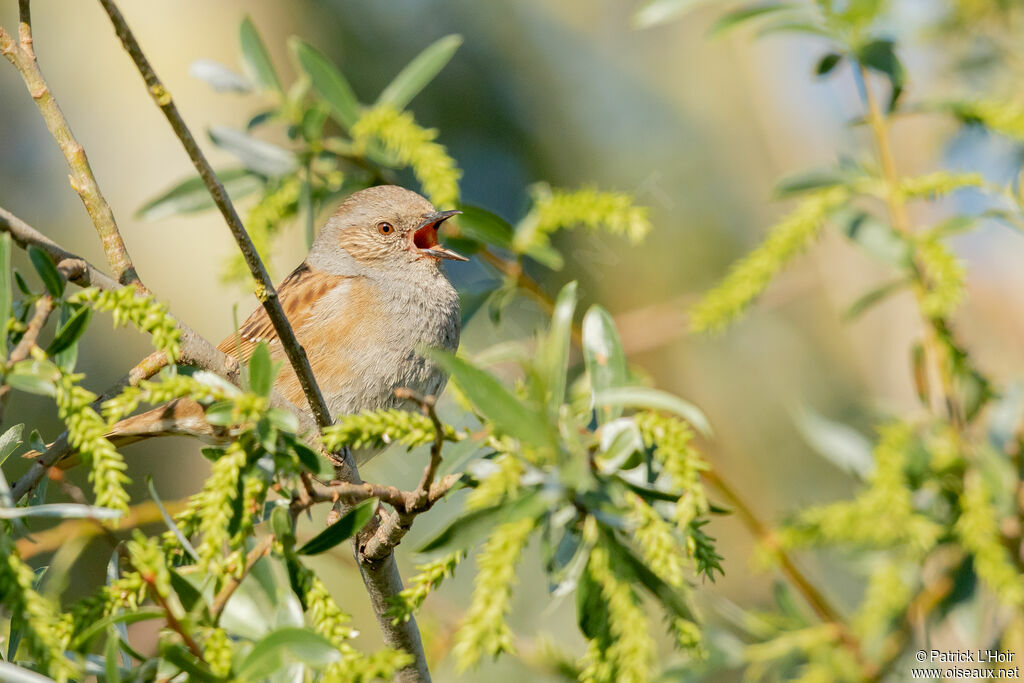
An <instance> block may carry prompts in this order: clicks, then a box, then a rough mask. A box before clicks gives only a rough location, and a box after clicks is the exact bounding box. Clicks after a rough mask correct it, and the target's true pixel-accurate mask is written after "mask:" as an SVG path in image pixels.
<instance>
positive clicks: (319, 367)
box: [108, 185, 468, 459]
mask: <svg viewBox="0 0 1024 683" xmlns="http://www.w3.org/2000/svg"><path fill="white" fill-rule="evenodd" d="M457 213H459V212H458V211H437V210H435V208H434V207H433V206H432V205H431V203H430V202H429V201H427V200H426V199H424V198H423V197H421V196H420V195H418V194H416V193H415V192H411V191H409V190H406V189H403V188H401V187H396V186H394V185H383V186H378V187H371V188H369V189H366V190H361V191H359V192H355V193H353V194H352V195H351V196H350V197H349V198H348V199H346V200H345V201H344V202H343V203H342V204H341V206H339V207H338V209H337V211H335V212H334V214H333V215H332V216H331V217H330V218H329V219H328V220H327V223H326V224H325V225H324V227H323V228H322V229H321V230H320V233H319V234H318V235H317V237H316V240H315V241H314V242H313V245H312V247H311V248H310V251H309V254H308V256H306V260H305V261H303V263H302V264H301V265H300V266H299V267H298V268H296V269H295V270H294V271H293V272H292V273H291V275H289V276H288V277H287V278H285V280H284V281H283V282H282V283H281V284H280V285H279V286H278V288H277V292H278V296H279V298H280V301H281V305H282V307H283V308H284V312H285V314H286V315H287V316H288V320H289V321H290V322H291V324H292V328H293V329H294V330H295V336H296V337H297V338H298V341H299V343H300V344H302V346H303V347H304V348H305V350H306V354H307V356H308V357H309V363H310V366H311V367H312V369H313V374H314V375H315V376H316V379H317V382H318V383H319V385H320V389H321V391H322V392H323V396H324V400H325V401H326V403H327V407H328V409H329V410H330V412H331V416H332V417H335V418H336V417H337V416H339V415H346V414H350V413H355V412H358V411H360V410H373V409H380V408H392V407H396V406H399V405H400V404H401V401H400V399H398V398H396V397H395V389H398V388H401V387H407V388H409V389H412V390H414V391H416V392H418V393H420V394H423V395H435V396H436V395H437V394H438V393H440V391H441V390H442V389H443V388H444V385H445V382H446V381H447V377H446V376H445V374H444V373H443V372H442V371H441V369H440V368H438V367H437V366H435V365H434V364H433V363H431V362H430V361H428V360H427V359H425V358H423V357H422V356H421V355H420V354H419V353H418V352H417V349H419V348H420V347H434V348H441V349H446V350H449V351H453V350H455V349H456V348H457V347H458V345H459V329H460V317H459V297H458V294H457V293H456V291H455V288H454V287H452V285H451V283H450V282H449V281H448V278H447V277H446V276H445V273H444V270H443V268H442V267H441V261H442V260H443V259H451V260H456V261H467V260H468V259H467V258H465V257H464V256H461V255H459V254H457V253H455V252H454V251H451V250H450V249H446V248H445V247H443V246H441V245H440V244H439V243H438V241H437V231H438V228H439V227H440V226H441V224H442V223H443V222H444V221H446V220H447V219H449V218H451V217H452V216H453V215H455V214H457ZM260 342H266V343H267V344H268V345H269V347H270V352H271V357H272V358H273V359H274V360H283V361H284V362H283V363H282V369H281V372H280V374H279V375H278V377H277V380H276V383H275V388H276V389H277V390H278V391H279V392H281V394H282V395H283V396H284V397H285V398H287V399H288V400H289V401H291V402H292V403H294V404H295V405H296V406H300V407H302V408H307V405H306V400H305V397H304V396H303V392H302V388H301V387H300V386H299V381H298V378H297V377H296V375H295V373H294V371H293V370H292V368H291V366H290V365H289V363H288V361H287V359H286V358H285V353H284V349H283V348H282V347H281V343H280V340H278V338H277V335H276V334H275V332H274V327H273V325H272V324H271V322H270V318H269V317H268V316H267V314H266V311H264V310H263V308H262V307H260V308H257V309H256V310H255V311H254V312H253V313H252V314H251V315H250V316H249V317H248V319H246V321H245V322H244V323H243V324H242V326H241V328H240V329H239V330H238V333H237V334H232V335H229V336H228V337H227V338H226V339H225V340H224V341H222V342H221V343H220V345H219V346H218V348H219V349H220V350H222V351H224V352H225V353H228V354H231V355H234V356H237V357H238V358H239V359H240V360H241V361H243V362H244V361H247V360H248V359H249V357H250V356H251V355H252V352H253V349H254V348H255V347H256V345H257V344H258V343H260ZM162 434H193V435H200V436H203V435H205V436H212V435H213V430H212V428H211V427H210V425H209V423H207V422H206V420H205V419H204V414H203V410H202V407H201V406H199V405H198V404H196V403H194V402H192V401H176V402H173V403H170V404H167V405H165V406H160V407H158V408H155V409H153V410H150V411H148V412H146V413H142V414H140V415H136V416H133V417H130V418H127V419H125V420H122V421H121V422H119V423H117V424H116V425H115V426H114V428H113V430H112V431H111V432H110V434H109V435H108V437H109V438H111V440H112V441H114V442H115V443H120V444H124V443H129V442H132V441H137V440H140V439H142V438H146V437H149V436H158V435H162ZM361 455H363V456H364V457H363V458H360V459H365V455H366V454H361Z"/></svg>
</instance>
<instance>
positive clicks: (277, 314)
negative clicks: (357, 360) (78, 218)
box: [100, 0, 332, 427]
mask: <svg viewBox="0 0 1024 683" xmlns="http://www.w3.org/2000/svg"><path fill="white" fill-rule="evenodd" d="M100 4H101V5H103V9H104V10H106V12H107V16H109V17H110V21H111V23H113V25H114V30H115V32H116V33H117V37H118V38H120V39H121V44H122V45H124V49H125V50H126V51H127V52H128V55H129V56H130V57H131V58H132V61H133V62H134V63H135V67H136V68H137V69H138V70H139V74H141V75H142V79H143V80H144V81H145V82H146V87H147V88H148V89H149V94H150V95H151V96H152V98H153V101H154V102H156V105H157V106H158V107H160V110H161V111H162V112H163V113H164V116H165V117H166V118H167V122H168V123H170V124H171V128H172V129H173V130H174V133H175V135H177V136H178V140H180V141H181V144H182V146H183V147H184V148H185V151H186V152H187V153H188V157H189V159H191V161H192V165H193V166H195V168H196V171H198V172H199V177H201V178H202V179H203V183H204V184H205V185H206V189H207V190H209V192H210V196H211V197H213V201H214V203H215V204H216V205H217V208H218V209H219V210H220V212H221V215H223V216H224V220H225V222H226V223H227V224H228V228H229V229H230V230H231V234H232V236H233V237H234V238H235V242H237V243H238V248H239V250H240V251H241V252H242V256H243V257H244V258H245V263H246V265H247V266H249V271H250V272H251V273H252V276H253V279H255V280H256V290H255V293H256V298H257V299H259V301H260V303H261V304H263V308H264V309H265V310H266V311H267V315H268V316H269V317H270V320H271V322H272V323H273V325H274V331H275V332H277V336H278V338H279V339H280V340H281V345H282V347H284V350H285V353H286V354H287V355H288V361H289V362H290V363H291V366H292V368H293V369H294V370H295V375H296V376H297V377H298V378H299V384H300V385H301V386H302V391H303V393H304V394H305V395H306V400H307V401H309V407H310V409H311V410H312V411H313V416H314V417H315V418H316V421H317V424H319V425H320V426H321V427H326V426H327V425H329V424H331V422H332V420H331V414H330V411H329V410H328V409H327V404H326V403H325V402H324V397H323V395H322V394H321V393H320V387H318V386H317V383H316V378H314V377H313V370H312V368H310V366H309V359H308V358H307V357H306V351H305V349H303V348H302V345H301V344H299V341H298V339H296V338H295V332H294V331H293V330H292V326H291V323H289V322H288V318H287V317H286V316H285V314H284V309H283V308H282V307H281V302H280V300H279V299H278V296H277V290H275V289H274V283H273V281H271V279H270V275H269V274H268V273H267V269H266V267H265V266H264V265H263V261H262V260H261V259H260V255H259V253H258V252H257V251H256V247H255V246H254V245H253V243H252V240H251V239H250V238H249V233H248V232H246V230H245V226H244V225H242V219H241V218H239V216H238V212H237V211H236V210H235V206H234V204H232V203H231V198H230V197H228V193H227V192H226V191H225V190H224V185H222V184H221V182H220V180H218V178H217V174H216V173H214V171H213V168H212V167H211V166H210V162H208V161H207V160H206V156H205V155H204V154H203V151H202V150H201V149H199V145H198V144H197V143H196V140H195V138H194V137H193V136H192V132H191V131H190V130H189V129H188V126H187V125H186V124H185V120H184V119H183V118H182V117H181V113H180V112H179V111H178V107H177V105H175V104H174V99H173V98H172V97H171V93H170V92H168V90H167V88H166V87H164V84H163V83H162V82H161V81H160V79H159V78H158V77H157V75H156V72H155V71H153V67H152V65H150V63H149V60H148V59H147V58H146V55H145V54H144V53H143V52H142V47H141V46H140V45H139V43H138V41H137V40H136V39H135V36H134V35H133V34H132V31H131V29H130V28H129V27H128V24H127V22H125V19H124V17H123V16H122V15H121V11H120V10H119V9H118V8H117V5H115V4H114V2H113V0H100Z"/></svg>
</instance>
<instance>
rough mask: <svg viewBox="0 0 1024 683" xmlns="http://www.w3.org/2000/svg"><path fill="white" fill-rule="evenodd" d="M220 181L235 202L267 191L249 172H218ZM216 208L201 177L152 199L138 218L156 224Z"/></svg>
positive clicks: (136, 213) (231, 169) (176, 186)
mask: <svg viewBox="0 0 1024 683" xmlns="http://www.w3.org/2000/svg"><path fill="white" fill-rule="evenodd" d="M217 178H218V179H219V180H220V182H221V184H222V185H224V190H225V191H226V192H227V193H228V196H230V197H231V199H233V200H239V199H242V198H243V197H248V196H249V195H251V194H252V193H254V192H257V191H259V190H261V189H262V188H263V184H264V181H263V178H261V177H260V176H258V175H256V174H255V173H253V172H252V171H250V170H249V169H247V168H229V169H225V170H223V171H218V172H217ZM214 206H215V204H214V203H213V198H212V197H211V196H210V192H209V190H207V189H206V184H205V183H204V182H203V179H202V178H200V177H199V176H194V177H192V178H188V179H186V180H183V181H181V182H180V183H178V184H177V185H175V186H173V187H171V188H170V189H169V190H166V191H164V192H163V193H162V194H160V195H158V196H156V197H154V198H152V199H150V200H149V201H148V202H146V203H145V204H143V205H142V206H141V207H140V208H139V210H138V211H136V212H135V216H136V218H139V219H142V220H146V221H155V220H157V219H158V218H164V217H166V216H177V215H179V214H189V213H196V212H198V211H206V210H207V209H212V208H213V207H214Z"/></svg>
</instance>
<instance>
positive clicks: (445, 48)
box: [377, 34, 462, 109]
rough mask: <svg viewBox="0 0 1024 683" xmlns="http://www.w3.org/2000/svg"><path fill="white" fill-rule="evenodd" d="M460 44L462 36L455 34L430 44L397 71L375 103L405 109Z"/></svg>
mask: <svg viewBox="0 0 1024 683" xmlns="http://www.w3.org/2000/svg"><path fill="white" fill-rule="evenodd" d="M460 45H462V36H460V35H456V34H452V35H450V36H445V37H444V38H441V39H440V40H438V41H437V42H435V43H433V44H432V45H430V46H429V47H428V48H427V49H425V50H424V51H423V52H421V53H420V54H419V55H417V56H416V57H415V58H413V60H412V61H411V62H409V63H408V64H407V65H406V66H405V68H403V69H402V70H401V71H400V72H398V75H397V76H395V78H394V80H392V81H391V83H389V84H388V86H387V87H386V88H384V90H383V91H382V92H381V94H380V97H378V98H377V104H390V105H391V106H393V107H394V108H395V109H405V108H406V106H407V105H408V104H409V102H411V101H412V99H413V98H414V97H416V95H418V94H419V93H420V91H421V90H423V88H425V87H426V86H427V84H428V83H430V81H432V80H434V77H435V76H437V74H438V73H440V71H441V69H443V68H444V67H445V65H446V64H448V62H450V61H451V59H452V57H453V56H454V55H455V51H456V50H458V49H459V46H460Z"/></svg>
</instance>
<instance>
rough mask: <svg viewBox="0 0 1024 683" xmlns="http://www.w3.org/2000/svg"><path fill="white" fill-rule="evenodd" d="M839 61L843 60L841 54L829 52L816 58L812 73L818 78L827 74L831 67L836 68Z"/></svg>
mask: <svg viewBox="0 0 1024 683" xmlns="http://www.w3.org/2000/svg"><path fill="white" fill-rule="evenodd" d="M841 61H843V56H842V55H840V54H836V53H835V52H829V53H828V54H826V55H825V56H823V57H822V58H821V59H819V60H818V64H817V66H815V67H814V75H815V76H818V77H819V78H822V77H824V76H827V75H829V74H830V73H831V72H832V69H834V68H836V67H837V66H838V65H839V62H841Z"/></svg>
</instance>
